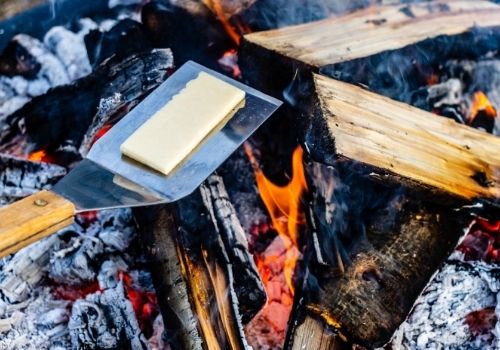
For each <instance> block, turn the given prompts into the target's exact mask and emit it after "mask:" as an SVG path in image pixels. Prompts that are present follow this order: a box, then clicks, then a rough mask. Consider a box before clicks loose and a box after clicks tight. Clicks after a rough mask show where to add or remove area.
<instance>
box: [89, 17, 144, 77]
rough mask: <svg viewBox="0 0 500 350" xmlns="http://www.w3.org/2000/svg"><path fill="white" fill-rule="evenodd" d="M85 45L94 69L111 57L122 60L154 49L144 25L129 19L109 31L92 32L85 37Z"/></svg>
mask: <svg viewBox="0 0 500 350" xmlns="http://www.w3.org/2000/svg"><path fill="white" fill-rule="evenodd" d="M85 45H86V47H87V53H88V56H89V60H90V64H91V65H92V67H93V68H94V69H95V68H97V67H99V65H100V64H101V63H103V62H104V61H105V60H107V59H109V58H110V57H114V58H115V59H118V60H121V59H125V58H127V57H129V56H132V55H134V54H137V53H141V52H145V51H149V50H151V49H152V45H151V44H150V42H149V38H148V36H147V34H146V32H145V29H144V26H143V25H142V23H140V22H136V21H134V20H132V19H128V18H127V19H123V20H121V21H119V22H118V23H116V24H115V25H114V26H113V27H112V28H111V29H110V30H109V31H106V32H101V31H100V30H92V31H91V32H89V33H88V34H87V35H86V36H85Z"/></svg>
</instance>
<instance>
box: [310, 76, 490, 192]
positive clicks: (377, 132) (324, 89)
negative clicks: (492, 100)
mask: <svg viewBox="0 0 500 350" xmlns="http://www.w3.org/2000/svg"><path fill="white" fill-rule="evenodd" d="M314 82H315V85H316V93H317V97H318V100H319V108H320V114H321V115H322V117H323V119H324V120H325V121H326V124H327V128H328V133H329V134H330V137H331V138H332V139H333V140H334V141H335V151H336V154H337V155H338V156H340V157H344V158H347V159H351V160H355V161H359V162H361V163H364V164H367V165H369V166H372V167H375V168H377V169H380V170H382V172H383V173H387V174H389V175H390V174H396V175H397V176H400V177H403V178H407V179H409V180H412V181H413V182H415V183H417V184H420V185H421V186H422V187H430V188H434V189H437V190H438V191H441V192H445V193H448V194H451V195H452V196H455V197H456V196H458V197H461V198H464V199H466V200H474V199H479V198H481V199H487V200H490V201H493V202H497V201H498V200H499V199H500V155H499V153H498V152H497V151H496V150H498V149H500V138H498V137H495V136H492V135H490V134H487V133H484V132H482V131H479V130H476V129H472V128H470V127H467V126H464V125H460V124H458V123H456V122H454V121H452V120H450V119H445V118H437V117H436V116H435V115H433V114H432V113H429V112H425V111H422V110H420V109H418V108H415V107H411V106H409V105H406V104H404V103H401V102H397V101H394V100H391V99H389V98H387V97H383V96H380V95H377V94H375V93H372V92H369V91H367V90H365V89H362V88H360V87H357V86H354V85H351V84H347V83H343V82H340V81H337V80H334V79H331V78H327V77H324V76H321V75H314Z"/></svg>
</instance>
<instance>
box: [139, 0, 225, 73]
mask: <svg viewBox="0 0 500 350" xmlns="http://www.w3.org/2000/svg"><path fill="white" fill-rule="evenodd" d="M142 23H144V26H145V27H146V33H147V34H148V37H149V38H151V40H152V42H153V45H154V46H155V47H169V48H171V49H172V51H174V52H175V55H176V56H175V60H176V65H179V66H180V65H182V64H183V63H185V62H186V61H188V60H190V59H193V57H196V58H197V60H199V63H201V64H203V65H206V66H208V67H211V68H217V60H218V59H219V58H220V57H221V56H222V55H223V53H224V52H226V51H227V50H228V49H230V48H231V47H234V43H233V42H232V41H231V39H230V37H229V36H228V34H227V33H226V31H225V30H224V27H223V25H222V23H221V22H220V21H219V20H217V18H216V17H215V16H214V14H213V13H212V11H210V9H209V8H208V7H207V6H206V5H205V4H204V3H203V2H202V1H190V0H184V1H175V2H174V1H172V2H170V3H168V4H166V3H164V2H162V1H158V0H155V1H151V2H149V3H148V4H146V5H145V6H144V7H143V9H142ZM179 33H182V35H179Z"/></svg>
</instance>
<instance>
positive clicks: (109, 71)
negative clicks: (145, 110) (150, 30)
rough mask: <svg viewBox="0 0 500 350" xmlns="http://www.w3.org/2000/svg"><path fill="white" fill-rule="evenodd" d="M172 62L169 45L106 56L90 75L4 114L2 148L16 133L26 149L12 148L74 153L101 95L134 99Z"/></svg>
mask: <svg viewBox="0 0 500 350" xmlns="http://www.w3.org/2000/svg"><path fill="white" fill-rule="evenodd" d="M171 67H172V54H171V52H170V50H168V49H161V50H152V51H150V52H146V53H141V54H137V55H134V56H132V57H129V58H128V59H126V60H123V61H118V62H117V61H114V60H109V61H108V62H106V64H104V65H102V66H101V67H100V68H99V69H97V70H96V71H95V72H94V73H92V74H91V75H89V76H87V77H85V78H82V79H79V80H77V81H76V82H75V83H74V84H72V85H68V86H61V87H58V88H55V89H52V90H50V91H49V92H47V93H46V94H44V95H42V96H39V97H36V98H34V99H33V100H32V101H30V102H29V103H28V104H26V105H25V106H24V107H23V108H21V109H20V110H18V111H17V112H15V113H13V114H12V115H10V116H9V117H7V118H6V120H5V121H4V122H3V123H2V125H1V131H0V139H1V140H2V144H3V145H4V146H3V147H2V150H3V151H9V149H13V148H14V146H15V145H16V144H19V140H18V135H23V136H22V137H24V138H25V141H26V145H27V146H26V147H27V148H28V149H21V150H19V149H17V150H16V151H15V152H14V153H17V154H20V155H25V154H26V153H29V152H31V151H33V150H36V149H44V150H47V151H49V152H53V153H57V152H58V151H59V152H61V151H63V152H67V153H70V154H71V153H73V154H74V155H75V158H78V157H79V155H78V148H79V146H80V144H81V142H82V140H83V139H84V138H85V139H88V138H89V135H87V136H86V135H85V133H86V132H87V131H88V128H89V127H90V126H91V124H92V123H102V118H103V116H102V114H99V113H98V114H97V116H96V112H97V111H98V106H99V103H100V101H101V100H102V99H108V98H113V97H115V98H116V95H119V96H120V100H121V101H122V102H123V103H122V104H120V106H121V107H123V106H125V105H135V103H137V101H138V100H140V99H142V98H144V97H145V96H146V95H147V94H148V93H149V92H150V91H151V90H152V89H153V88H155V87H156V86H158V85H159V84H160V83H161V82H163V80H164V79H165V78H166V72H167V70H168V69H170V68H171ZM115 107H117V106H115ZM114 110H116V108H115V109H112V111H114ZM125 111H126V110H125ZM110 116H111V115H109V114H106V117H110ZM96 118H97V119H99V121H96Z"/></svg>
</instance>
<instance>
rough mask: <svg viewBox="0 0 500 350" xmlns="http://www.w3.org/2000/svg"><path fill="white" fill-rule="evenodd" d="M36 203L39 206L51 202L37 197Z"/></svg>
mask: <svg viewBox="0 0 500 350" xmlns="http://www.w3.org/2000/svg"><path fill="white" fill-rule="evenodd" d="M34 204H35V205H36V206H37V207H45V206H46V205H47V204H49V202H47V201H46V200H45V199H40V198H38V199H36V200H35V202H34Z"/></svg>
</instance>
